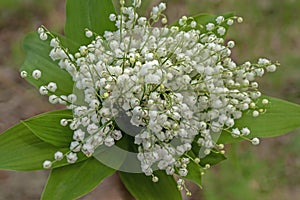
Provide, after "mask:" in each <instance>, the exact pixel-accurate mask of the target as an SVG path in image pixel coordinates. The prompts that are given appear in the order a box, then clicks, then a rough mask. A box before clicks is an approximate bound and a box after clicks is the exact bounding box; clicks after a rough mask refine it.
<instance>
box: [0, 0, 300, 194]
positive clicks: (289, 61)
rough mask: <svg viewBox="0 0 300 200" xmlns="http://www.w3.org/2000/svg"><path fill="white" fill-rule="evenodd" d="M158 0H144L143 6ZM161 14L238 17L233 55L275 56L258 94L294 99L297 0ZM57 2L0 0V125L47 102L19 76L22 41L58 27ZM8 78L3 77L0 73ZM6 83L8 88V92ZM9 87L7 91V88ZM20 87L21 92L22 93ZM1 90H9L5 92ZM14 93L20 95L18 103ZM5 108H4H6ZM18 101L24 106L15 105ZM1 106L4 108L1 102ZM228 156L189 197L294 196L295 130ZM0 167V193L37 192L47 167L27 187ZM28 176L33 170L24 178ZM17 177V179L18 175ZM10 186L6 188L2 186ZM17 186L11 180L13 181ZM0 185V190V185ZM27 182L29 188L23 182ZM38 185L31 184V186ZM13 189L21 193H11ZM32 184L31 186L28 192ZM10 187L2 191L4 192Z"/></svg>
mask: <svg viewBox="0 0 300 200" xmlns="http://www.w3.org/2000/svg"><path fill="white" fill-rule="evenodd" d="M158 2H159V1H151V0H144V1H143V5H142V8H143V9H144V10H146V11H149V10H150V9H151V6H153V5H155V4H157V3H158ZM165 2H167V4H168V10H167V15H168V16H169V21H173V20H175V19H177V18H178V17H180V16H182V15H195V14H197V13H213V14H222V13H225V12H231V11H234V12H235V13H236V15H238V16H242V17H243V18H244V23H242V24H235V25H234V26H233V27H231V29H230V31H229V33H228V35H227V39H228V40H229V39H230V40H234V41H235V42H236V47H235V48H234V50H233V58H234V60H235V61H236V62H238V63H242V62H245V61H248V60H249V61H253V62H255V61H256V60H257V59H258V58H260V57H267V58H270V59H271V60H273V61H279V62H280V63H281V67H280V68H279V69H278V71H277V72H276V73H274V74H267V75H266V76H265V77H264V78H263V79H262V80H260V81H259V82H260V88H261V91H262V92H263V93H264V94H267V95H271V96H275V97H280V98H283V99H286V100H289V101H293V102H295V103H300V76H299V75H300V14H299V13H300V1H299V0H285V1H282V0H185V1H183V0H168V1H165ZM64 19H65V16H64V1H61V0H53V1H46V0H0V89H1V90H0V112H1V113H0V131H3V130H5V129H6V128H8V127H9V126H11V125H12V124H14V123H16V122H18V120H20V119H24V118H27V117H30V116H32V115H34V114H37V113H41V112H44V111H47V110H51V109H54V107H51V106H50V105H48V103H47V101H46V99H42V98H41V97H40V96H39V95H38V93H37V92H36V91H34V89H33V88H31V86H29V85H28V84H27V83H25V82H24V81H22V80H20V79H19V78H18V71H17V70H18V68H19V66H20V65H21V64H22V61H23V59H24V54H23V52H22V48H21V41H22V39H23V37H24V36H25V34H26V33H27V32H28V31H34V30H36V28H37V27H38V26H39V25H41V24H44V25H46V26H47V27H48V28H50V29H51V30H53V31H58V32H61V33H62V32H63V25H64ZM7 76H9V77H11V78H6V79H5V77H7ZM11 88H13V90H12V91H11ZM6 90H9V91H10V92H8V91H6ZM22 91H23V92H22ZM7 94H9V95H11V96H9V97H7ZM10 98H13V99H15V98H16V99H22V101H20V102H19V103H20V104H22V105H18V103H15V101H12V100H10ZM4 107H9V108H10V109H7V108H6V109H5V111H4ZM20 107H22V108H23V107H25V108H26V109H25V108H24V109H25V111H24V112H22V111H21V110H22V109H21V110H20ZM2 108H3V109H2ZM227 149H228V152H227V156H228V160H226V161H224V162H223V163H222V164H220V165H218V166H216V167H214V168H213V169H211V170H209V171H208V173H207V174H206V175H205V176H204V180H203V190H200V191H195V192H194V195H193V197H192V199H203V200H221V199H231V200H248V199H249V200H253V199H263V200H285V199H286V200H288V199H300V173H299V171H300V156H299V150H300V132H299V131H294V132H293V133H290V134H288V135H286V136H281V137H277V138H272V139H263V140H262V142H261V144H260V145H259V146H257V147H253V146H252V145H250V144H248V143H241V144H235V145H231V146H229V147H228V148H227ZM11 176H19V177H23V175H20V173H18V174H15V173H13V174H9V175H7V174H5V173H4V172H2V175H1V173H0V200H2V199H7V198H8V197H9V198H10V199H38V196H39V194H40V192H41V189H42V185H41V184H44V181H45V177H46V174H39V175H38V176H36V175H33V174H30V173H29V174H27V175H24V176H28V177H29V179H41V181H38V182H37V183H35V184H33V185H34V186H29V185H28V183H24V182H23V184H22V182H21V183H19V182H18V179H14V181H15V182H13V183H11V182H9V181H10V178H11ZM32 176H35V177H33V178H31V177H32ZM20 181H21V180H20ZM7 184H8V185H9V186H10V189H9V191H7V189H4V188H6V187H8V186H7ZM16 185H18V186H16ZM1 188H2V189H1ZM28 188H30V189H28ZM37 188H38V189H37ZM13 190H16V192H18V191H19V192H20V191H22V193H23V196H21V197H22V198H21V197H18V196H14V195H13V194H12V193H13ZM36 190H39V191H37V192H34V191H36ZM6 193H9V194H6Z"/></svg>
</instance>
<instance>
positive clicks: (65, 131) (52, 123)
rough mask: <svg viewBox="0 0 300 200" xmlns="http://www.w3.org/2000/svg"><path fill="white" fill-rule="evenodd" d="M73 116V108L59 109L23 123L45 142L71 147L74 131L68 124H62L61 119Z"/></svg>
mask: <svg viewBox="0 0 300 200" xmlns="http://www.w3.org/2000/svg"><path fill="white" fill-rule="evenodd" d="M71 118H73V115H72V111H71V110H58V111H54V112H48V113H44V114H41V115H37V116H35V117H33V118H30V119H28V120H25V121H23V122H22V123H23V124H24V125H25V126H26V127H27V128H28V129H29V130H30V131H32V133H34V134H35V135H36V136H37V137H38V138H40V139H41V140H43V141H44V142H46V143H49V144H52V145H54V146H57V147H69V146H70V143H71V141H72V136H73V131H72V130H71V129H70V128H69V127H68V126H66V127H64V126H61V125H60V120H61V119H71Z"/></svg>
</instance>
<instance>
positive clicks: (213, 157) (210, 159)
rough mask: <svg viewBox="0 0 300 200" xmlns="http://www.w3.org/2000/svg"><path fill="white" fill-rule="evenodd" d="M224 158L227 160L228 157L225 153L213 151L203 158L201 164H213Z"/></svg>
mask: <svg viewBox="0 0 300 200" xmlns="http://www.w3.org/2000/svg"><path fill="white" fill-rule="evenodd" d="M223 160H226V157H225V156H224V155H223V154H220V153H214V152H211V153H210V154H208V155H207V156H205V157H204V158H201V161H200V165H202V166H205V165H206V164H210V165H211V166H213V165H216V164H218V163H220V162H222V161H223Z"/></svg>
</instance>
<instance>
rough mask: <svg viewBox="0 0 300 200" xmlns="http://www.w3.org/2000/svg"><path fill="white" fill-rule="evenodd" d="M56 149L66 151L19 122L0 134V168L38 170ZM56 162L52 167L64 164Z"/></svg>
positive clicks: (51, 158) (51, 156) (63, 162)
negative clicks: (36, 134)
mask: <svg viewBox="0 0 300 200" xmlns="http://www.w3.org/2000/svg"><path fill="white" fill-rule="evenodd" d="M56 151H61V152H66V151H68V149H67V148H57V147H54V146H53V145H50V144H47V143H45V142H44V141H42V140H40V139H39V138H38V137H36V136H35V135H34V134H33V133H32V132H31V131H30V130H29V129H28V128H27V127H26V126H25V125H24V124H22V123H20V124H17V125H15V126H13V127H12V128H10V129H8V130H6V131H5V132H4V133H2V134H1V135H0V169H7V170H20V171H28V170H40V169H43V162H44V161H45V160H53V159H54V158H53V154H54V153H55V152H56ZM66 164H67V163H66V162H65V161H60V162H57V163H56V164H55V165H54V166H53V167H59V166H63V165H66Z"/></svg>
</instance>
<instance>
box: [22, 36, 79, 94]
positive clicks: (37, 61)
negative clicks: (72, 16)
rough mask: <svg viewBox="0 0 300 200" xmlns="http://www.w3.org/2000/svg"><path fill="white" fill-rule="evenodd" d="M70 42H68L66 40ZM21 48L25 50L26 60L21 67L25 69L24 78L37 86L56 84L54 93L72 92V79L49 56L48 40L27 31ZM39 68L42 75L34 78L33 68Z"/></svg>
mask: <svg viewBox="0 0 300 200" xmlns="http://www.w3.org/2000/svg"><path fill="white" fill-rule="evenodd" d="M67 43H68V44H70V42H67ZM23 48H24V50H25V52H26V60H25V62H24V64H23V65H22V67H21V71H23V70H24V71H26V72H27V73H28V77H27V78H26V80H27V81H29V82H30V83H31V84H32V85H34V86H35V87H36V88H39V87H40V86H42V85H48V83H49V82H55V83H56V84H57V87H58V89H57V91H56V92H55V94H56V95H63V94H65V95H66V94H71V93H72V92H73V81H72V78H71V76H70V74H69V73H68V72H67V71H65V70H64V69H61V68H60V67H59V66H58V64H57V63H56V62H55V61H53V60H52V59H51V58H50V57H49V53H50V51H51V47H50V44H49V42H45V41H42V40H40V39H39V35H38V33H29V34H28V35H27V36H26V37H25V39H24V42H23ZM36 69H39V70H40V71H41V72H42V77H41V79H39V80H35V79H34V78H32V77H31V74H32V72H33V71H34V70H36Z"/></svg>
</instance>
